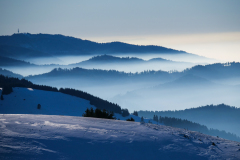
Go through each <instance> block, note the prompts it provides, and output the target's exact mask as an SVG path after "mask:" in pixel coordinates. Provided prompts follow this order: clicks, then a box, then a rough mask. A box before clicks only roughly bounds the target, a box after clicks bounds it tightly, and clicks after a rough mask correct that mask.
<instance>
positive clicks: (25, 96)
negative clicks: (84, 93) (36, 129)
mask: <svg viewBox="0 0 240 160" xmlns="http://www.w3.org/2000/svg"><path fill="white" fill-rule="evenodd" d="M0 94H1V91H0ZM3 97H4V100H2V101H1V100H0V113H2V114H47V115H71V116H82V114H83V113H84V112H85V110H86V109H87V108H91V107H92V108H94V109H95V108H96V107H95V106H93V105H91V104H90V102H89V101H88V100H85V99H82V98H78V97H75V96H71V95H67V94H64V93H60V92H51V91H43V90H37V89H32V88H20V87H16V88H13V92H12V93H10V94H9V95H3ZM38 104H40V105H41V109H37V105H38Z"/></svg>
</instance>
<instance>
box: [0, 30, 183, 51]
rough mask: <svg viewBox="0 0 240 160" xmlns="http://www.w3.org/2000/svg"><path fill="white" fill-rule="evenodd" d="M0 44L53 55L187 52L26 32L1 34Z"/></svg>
mask: <svg viewBox="0 0 240 160" xmlns="http://www.w3.org/2000/svg"><path fill="white" fill-rule="evenodd" d="M0 45H5V46H14V47H22V48H25V49H26V48H27V49H31V50H34V51H39V52H44V53H48V54H51V55H89V54H90V55H91V54H96V53H97V54H101V53H102V54H106V53H111V54H114V53H169V54H180V53H185V54H186V52H183V51H178V50H173V49H169V48H165V47H160V46H138V45H131V44H127V43H122V42H111V43H96V42H92V41H88V40H82V39H78V38H74V37H68V36H63V35H50V34H29V33H26V34H13V35H11V36H0ZM5 49H6V48H5ZM6 50H7V49H6ZM8 51H9V50H8Z"/></svg>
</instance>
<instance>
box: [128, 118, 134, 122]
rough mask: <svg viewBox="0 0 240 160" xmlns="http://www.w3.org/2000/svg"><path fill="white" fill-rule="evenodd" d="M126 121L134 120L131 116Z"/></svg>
mask: <svg viewBox="0 0 240 160" xmlns="http://www.w3.org/2000/svg"><path fill="white" fill-rule="evenodd" d="M126 121H133V122H135V120H134V119H133V118H132V117H131V118H128V119H126Z"/></svg>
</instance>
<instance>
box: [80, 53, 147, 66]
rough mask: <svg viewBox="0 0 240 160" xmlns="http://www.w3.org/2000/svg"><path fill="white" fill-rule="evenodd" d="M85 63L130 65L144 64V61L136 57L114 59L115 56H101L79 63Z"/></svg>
mask: <svg viewBox="0 0 240 160" xmlns="http://www.w3.org/2000/svg"><path fill="white" fill-rule="evenodd" d="M86 62H99V63H107V62H109V63H118V62H120V63H121V62H123V63H124V62H127V63H129V62H130V63H131V62H144V60H142V59H140V58H136V57H122V58H120V57H115V56H111V55H106V54H105V55H101V56H94V57H92V58H90V59H89V60H87V61H84V62H81V63H82V64H83V63H86Z"/></svg>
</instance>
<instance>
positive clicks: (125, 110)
mask: <svg viewBox="0 0 240 160" xmlns="http://www.w3.org/2000/svg"><path fill="white" fill-rule="evenodd" d="M122 116H123V117H127V116H129V112H128V109H122Z"/></svg>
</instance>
